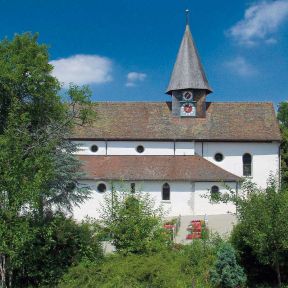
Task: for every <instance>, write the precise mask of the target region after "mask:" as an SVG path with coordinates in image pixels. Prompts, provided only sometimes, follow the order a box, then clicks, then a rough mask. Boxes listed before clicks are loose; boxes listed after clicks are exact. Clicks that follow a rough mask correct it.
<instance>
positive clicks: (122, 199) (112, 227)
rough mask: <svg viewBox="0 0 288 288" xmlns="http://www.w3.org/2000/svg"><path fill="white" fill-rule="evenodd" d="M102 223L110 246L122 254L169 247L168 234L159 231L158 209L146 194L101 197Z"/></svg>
mask: <svg viewBox="0 0 288 288" xmlns="http://www.w3.org/2000/svg"><path fill="white" fill-rule="evenodd" d="M101 213H102V215H101V218H102V222H103V224H104V226H105V228H106V229H107V230H108V231H109V233H110V235H111V238H112V244H113V245H114V246H115V247H116V250H117V252H120V253H122V254H126V255H127V254H131V253H136V254H141V253H142V254H143V253H150V252H155V251H159V250H161V249H163V248H164V249H165V247H167V246H169V244H170V238H171V237H169V234H168V233H167V231H166V230H165V229H163V221H162V209H161V207H155V203H154V201H153V200H152V199H151V198H150V197H149V195H148V194H146V193H141V192H133V193H132V192H125V191H121V192H118V191H112V192H111V193H107V194H106V195H105V203H104V205H103V207H102V212H101Z"/></svg>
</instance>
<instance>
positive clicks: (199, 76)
mask: <svg viewBox="0 0 288 288" xmlns="http://www.w3.org/2000/svg"><path fill="white" fill-rule="evenodd" d="M182 89H202V90H206V91H207V94H208V93H211V92H212V89H211V87H210V86H209V83H208V80H207V78H206V75H205V72H204V69H203V66H202V64H201V61H200V58H199V55H198V52H197V49H196V46H195V44H194V41H193V38H192V35H191V32H190V28H189V25H186V30H185V33H184V36H183V39H182V42H181V46H180V49H179V52H178V55H177V60H176V63H175V65H174V69H173V72H172V75H171V79H170V83H169V86H168V89H167V91H166V93H167V94H170V95H171V94H172V91H175V90H182Z"/></svg>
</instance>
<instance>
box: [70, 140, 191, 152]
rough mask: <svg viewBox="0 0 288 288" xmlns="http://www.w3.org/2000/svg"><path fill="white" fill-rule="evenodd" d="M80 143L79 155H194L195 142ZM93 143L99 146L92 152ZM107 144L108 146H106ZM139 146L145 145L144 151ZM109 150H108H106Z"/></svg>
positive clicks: (78, 142)
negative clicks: (139, 149)
mask: <svg viewBox="0 0 288 288" xmlns="http://www.w3.org/2000/svg"><path fill="white" fill-rule="evenodd" d="M74 143H76V144H78V145H79V150H78V151H77V152H76V154H77V155H194V152H195V148H194V146H195V142H193V141H191V142H175V143H174V142H173V141H170V142H169V141H167V142H164V141H107V143H106V142H105V141H75V142H74ZM92 145H97V146H98V151H97V152H92V151H91V147H92ZM106 145H107V147H106ZM137 146H143V147H144V151H143V153H139V152H137V150H136V148H137ZM106 150H107V151H106Z"/></svg>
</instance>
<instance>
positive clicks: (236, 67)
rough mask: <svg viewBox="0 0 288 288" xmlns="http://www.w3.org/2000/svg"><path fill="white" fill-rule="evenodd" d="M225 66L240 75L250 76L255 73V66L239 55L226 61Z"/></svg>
mask: <svg viewBox="0 0 288 288" xmlns="http://www.w3.org/2000/svg"><path fill="white" fill-rule="evenodd" d="M225 67H227V68H228V69H229V70H230V71H231V72H233V73H235V74H238V75H240V76H252V75H255V74H257V70H256V68H255V67H254V66H253V65H251V64H250V63H248V62H247V60H246V59H245V58H243V57H241V56H238V57H236V58H235V59H233V60H231V61H228V62H226V63H225Z"/></svg>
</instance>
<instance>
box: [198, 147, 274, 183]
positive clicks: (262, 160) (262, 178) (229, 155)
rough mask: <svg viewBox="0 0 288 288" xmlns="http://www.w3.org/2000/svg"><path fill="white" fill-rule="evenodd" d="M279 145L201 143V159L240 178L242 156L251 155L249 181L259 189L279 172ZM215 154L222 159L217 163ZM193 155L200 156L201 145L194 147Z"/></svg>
mask: <svg viewBox="0 0 288 288" xmlns="http://www.w3.org/2000/svg"><path fill="white" fill-rule="evenodd" d="M278 149H279V143H277V142H273V143H231V142H229V143H221V142H220V143H217V142H204V143H203V157H204V158H206V159H207V160H209V161H211V162H212V163H214V164H216V165H218V166H219V167H221V168H223V169H225V170H227V171H229V172H231V173H233V174H235V175H238V176H240V177H242V176H243V164H242V156H243V154H245V153H249V154H251V155H252V177H251V180H252V181H253V182H255V183H257V184H258V185H259V186H261V187H265V186H266V181H267V179H268V177H269V175H270V173H272V174H273V175H276V174H277V173H278V170H279V156H278ZM216 153H222V154H223V155H224V159H223V161H221V162H217V161H215V159H214V155H215V154H216ZM195 154H198V155H202V144H201V143H200V142H198V143H196V145H195Z"/></svg>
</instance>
